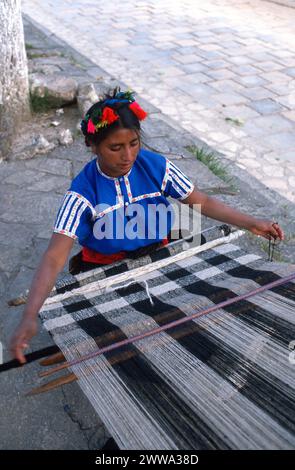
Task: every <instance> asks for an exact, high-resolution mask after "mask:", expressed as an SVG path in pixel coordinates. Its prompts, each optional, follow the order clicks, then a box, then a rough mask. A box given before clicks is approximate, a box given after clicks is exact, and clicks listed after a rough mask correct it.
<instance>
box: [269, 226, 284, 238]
mask: <svg viewBox="0 0 295 470" xmlns="http://www.w3.org/2000/svg"><path fill="white" fill-rule="evenodd" d="M270 235H271V236H273V237H274V238H279V239H280V240H284V232H283V230H282V229H281V227H280V226H279V224H278V223H277V222H274V223H273V224H271V229H270Z"/></svg>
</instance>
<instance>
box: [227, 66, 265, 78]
mask: <svg viewBox="0 0 295 470" xmlns="http://www.w3.org/2000/svg"><path fill="white" fill-rule="evenodd" d="M230 70H231V72H234V73H235V74H237V75H241V76H247V75H256V74H258V73H260V70H258V69H257V68H256V67H253V66H252V65H248V64H246V65H239V66H232V67H231V68H230Z"/></svg>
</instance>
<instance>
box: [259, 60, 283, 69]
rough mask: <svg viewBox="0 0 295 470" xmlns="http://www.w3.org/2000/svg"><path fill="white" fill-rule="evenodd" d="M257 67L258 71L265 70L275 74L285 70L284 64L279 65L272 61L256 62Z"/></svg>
mask: <svg viewBox="0 0 295 470" xmlns="http://www.w3.org/2000/svg"><path fill="white" fill-rule="evenodd" d="M255 67H257V68H258V69H261V70H263V71H264V72H275V71H277V70H282V71H284V70H283V66H282V64H279V63H278V62H275V61H271V62H256V63H255Z"/></svg>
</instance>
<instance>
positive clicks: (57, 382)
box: [26, 320, 220, 395]
mask: <svg viewBox="0 0 295 470" xmlns="http://www.w3.org/2000/svg"><path fill="white" fill-rule="evenodd" d="M217 322H218V323H219V322H220V320H218V321H217ZM185 326H186V327H187V328H182V329H181V330H180V331H176V332H173V333H172V335H171V336H172V337H173V338H174V339H180V338H181V337H183V336H186V335H188V334H193V333H195V332H196V330H198V331H199V330H200V329H201V328H200V327H199V326H198V325H194V326H195V328H192V326H189V325H185ZM168 341H169V338H168V337H165V338H162V339H161V342H159V344H160V345H161V346H164V345H165V344H166V343H167V342H168ZM154 346H155V344H153V345H152V346H150V345H146V346H145V347H144V348H142V350H141V351H139V350H132V351H125V352H123V353H122V352H121V353H117V355H116V356H114V357H112V358H110V359H109V360H108V362H104V363H101V364H100V365H97V367H98V368H99V369H100V370H103V369H104V368H110V367H112V366H113V365H115V364H120V363H122V362H125V361H128V360H129V359H131V358H132V357H135V356H138V355H139V354H140V353H144V352H147V351H149V350H150V349H151V348H152V347H153V348H154ZM49 359H50V358H49ZM92 370H93V367H92V369H91V370H89V373H91V372H92ZM75 380H78V377H77V376H76V375H75V374H73V373H72V374H68V375H64V376H62V377H59V378H57V379H54V380H51V381H50V382H47V383H46V384H44V385H41V386H40V387H37V388H33V389H32V390H30V391H29V392H28V393H26V395H38V394H40V393H44V392H48V391H50V390H53V389H55V388H58V387H60V386H61V385H65V384H68V383H71V382H74V381H75Z"/></svg>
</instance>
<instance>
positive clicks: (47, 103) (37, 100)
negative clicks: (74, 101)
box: [30, 90, 55, 113]
mask: <svg viewBox="0 0 295 470" xmlns="http://www.w3.org/2000/svg"><path fill="white" fill-rule="evenodd" d="M30 102H31V110H32V112H33V113H46V112H47V111H49V110H50V109H52V108H54V107H55V106H54V103H53V102H52V99H51V98H50V97H49V95H48V92H47V91H46V90H45V94H44V96H43V97H41V96H38V95H36V94H34V93H30Z"/></svg>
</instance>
